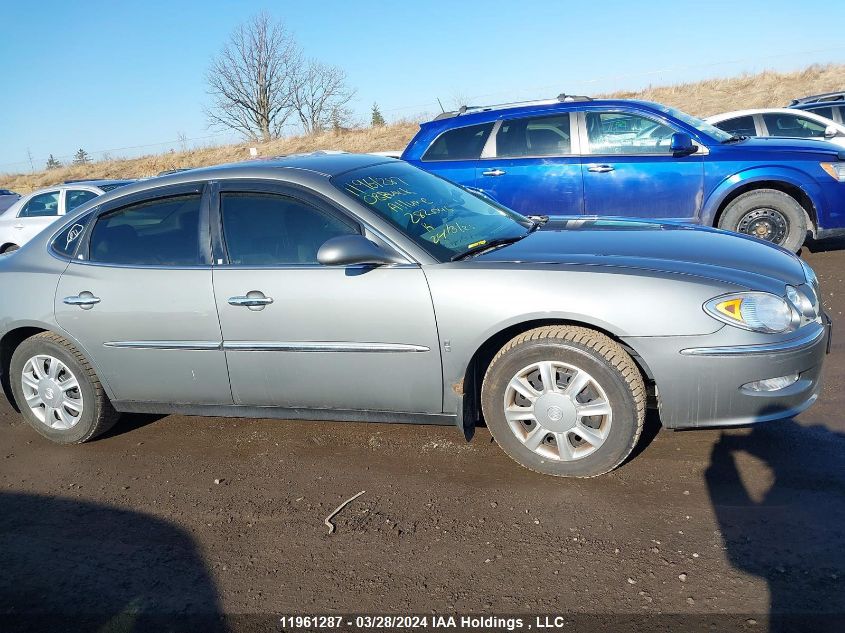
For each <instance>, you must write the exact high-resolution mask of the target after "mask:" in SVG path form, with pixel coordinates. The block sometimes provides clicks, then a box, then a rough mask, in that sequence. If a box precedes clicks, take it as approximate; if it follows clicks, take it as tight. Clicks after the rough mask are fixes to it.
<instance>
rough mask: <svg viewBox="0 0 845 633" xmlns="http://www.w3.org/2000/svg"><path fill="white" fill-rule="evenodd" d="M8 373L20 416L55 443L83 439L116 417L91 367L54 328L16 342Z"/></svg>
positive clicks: (86, 439) (71, 442) (101, 431)
mask: <svg viewBox="0 0 845 633" xmlns="http://www.w3.org/2000/svg"><path fill="white" fill-rule="evenodd" d="M9 377H10V378H12V380H11V387H12V392H13V393H14V396H15V403H16V404H17V406H18V409H19V410H20V412H21V414H22V415H23V417H24V419H25V420H26V421H27V422H28V423H29V425H30V426H32V428H34V429H35V430H36V431H38V432H39V433H40V434H41V435H43V436H45V437H47V438H49V439H50V440H52V441H54V442H57V443H59V444H78V443H80V442H86V441H88V440H90V439H91V438H94V437H96V436H98V435H100V434H101V433H104V432H105V431H107V430H108V429H109V428H110V427H111V426H112V424H114V422H115V421H116V420H117V412H116V411H115V410H114V407H112V405H111V403H110V402H109V399H108V397H107V396H106V393H105V390H104V389H103V386H102V385H101V384H100V381H99V379H98V378H97V374H96V372H95V371H94V367H93V366H92V365H91V363H90V362H89V361H88V359H87V358H85V355H84V354H82V353H81V352H80V351H79V350H78V349H77V348H76V347H74V345H73V344H72V343H71V342H70V341H68V340H67V339H65V338H62V337H61V336H59V335H58V334H54V333H53V332H42V333H40V334H36V335H35V336H32V337H30V338H28V339H26V340H25V341H23V342H22V343H21V344H20V345H18V347H17V348H16V349H15V351H14V353H13V354H12V361H11V364H10V367H9Z"/></svg>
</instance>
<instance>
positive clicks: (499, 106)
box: [434, 92, 592, 121]
mask: <svg viewBox="0 0 845 633" xmlns="http://www.w3.org/2000/svg"><path fill="white" fill-rule="evenodd" d="M566 101H592V98H591V97H587V96H584V95H568V94H566V93H565V92H562V93H560V94H559V95H558V96H557V97H555V98H554V99H540V100H537V101H512V102H510V103H495V104H492V105H482V106H468V105H463V106H461V107H460V108H458V109H457V110H453V111H451V112H443V113H441V114H438V115H437V116H436V117H435V118H434V120H435V121H440V120H441V119H451V118H453V117H456V116H461V115H462V114H467V113H472V112H489V111H490V110H503V109H505V108H513V107H516V106H531V105H551V104H553V103H563V102H566Z"/></svg>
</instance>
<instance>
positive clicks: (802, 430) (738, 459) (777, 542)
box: [705, 420, 845, 633]
mask: <svg viewBox="0 0 845 633" xmlns="http://www.w3.org/2000/svg"><path fill="white" fill-rule="evenodd" d="M753 460H756V461H757V462H758V464H759V463H760V462H762V463H763V464H765V466H766V467H768V469H769V471H770V476H769V477H768V478H766V480H765V481H761V480H760V477H759V476H758V477H747V476H746V477H744V476H743V470H744V469H746V470H747V469H749V464H750V462H751V461H753ZM756 470H758V471H759V469H756ZM705 477H706V481H707V486H708V489H709V492H710V496H711V500H712V503H713V509H714V512H715V514H716V517H717V519H718V522H719V526H720V529H721V532H722V537H723V539H724V545H725V548H726V554H727V557H728V560H729V561H730V562H731V564H732V565H733V566H734V567H736V568H737V569H739V570H742V571H743V572H745V573H748V574H753V575H755V576H758V577H760V578H763V579H764V580H765V581H766V582H767V583H768V586H769V594H770V610H769V631H778V632H782V631H784V632H785V631H790V632H791V631H796V632H797V631H801V632H802V633H803V632H805V631H834V630H839V631H843V630H845V590H844V589H843V586H845V527H843V526H845V435H843V434H841V433H835V432H832V431H829V430H827V429H825V428H823V427H809V428H808V427H804V426H800V425H798V424H797V423H796V422H794V421H793V420H787V421H783V422H773V423H768V424H763V425H759V426H756V427H753V430H752V431H751V432H750V434H748V435H735V434H733V433H730V432H725V433H723V434H722V436H721V438H720V439H719V441H718V442H717V443H716V444H715V446H714V448H713V452H712V456H711V463H710V466H709V468H708V469H707V472H706V475H705Z"/></svg>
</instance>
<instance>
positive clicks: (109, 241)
mask: <svg viewBox="0 0 845 633" xmlns="http://www.w3.org/2000/svg"><path fill="white" fill-rule="evenodd" d="M199 213H200V194H188V195H181V196H173V197H169V198H160V199H156V200H147V201H143V202H138V203H136V204H132V205H129V206H127V207H123V208H122V209H118V210H117V211H112V212H110V213H106V214H103V215H101V216H100V217H99V218H98V219H97V223H96V224H95V225H94V228H93V230H92V231H91V241H90V244H89V247H88V250H89V259H90V261H92V262H102V263H108V264H124V265H138V266H196V265H199V264H201V263H202V257H201V254H200V245H199Z"/></svg>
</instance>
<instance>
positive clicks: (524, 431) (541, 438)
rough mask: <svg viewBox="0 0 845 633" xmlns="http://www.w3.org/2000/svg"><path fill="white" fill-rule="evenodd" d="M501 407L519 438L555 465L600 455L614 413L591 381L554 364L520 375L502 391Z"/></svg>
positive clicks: (580, 372)
mask: <svg viewBox="0 0 845 633" xmlns="http://www.w3.org/2000/svg"><path fill="white" fill-rule="evenodd" d="M504 407H505V418H506V419H507V421H508V426H509V427H510V429H511V431H512V432H513V434H514V435H515V436H516V437H517V439H519V441H520V442H522V443H523V444H524V445H525V446H526V448H528V449H529V450H531V451H533V452H535V453H537V454H538V455H541V456H542V457H544V458H545V459H551V460H557V461H573V460H576V459H582V458H584V457H587V456H588V455H591V454H592V453H594V452H595V451H596V450H598V448H599V447H600V446H601V445H602V444H604V442H605V440H606V439H607V436H608V433H609V432H610V424H611V418H612V414H613V411H612V408H611V406H610V401H609V400H608V398H607V394H606V393H605V392H604V389H602V387H601V385H600V384H599V383H598V381H596V379H595V378H593V377H592V376H591V375H590V374H588V373H587V372H586V371H584V370H583V369H579V368H577V367H574V366H573V365H568V364H566V363H559V362H556V361H543V362H540V363H534V364H531V365H528V366H527V367H524V368H522V369H521V370H519V371H518V372H517V373H516V375H515V376H514V377H513V378H511V381H510V383H508V387H507V389H505V401H504Z"/></svg>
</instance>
